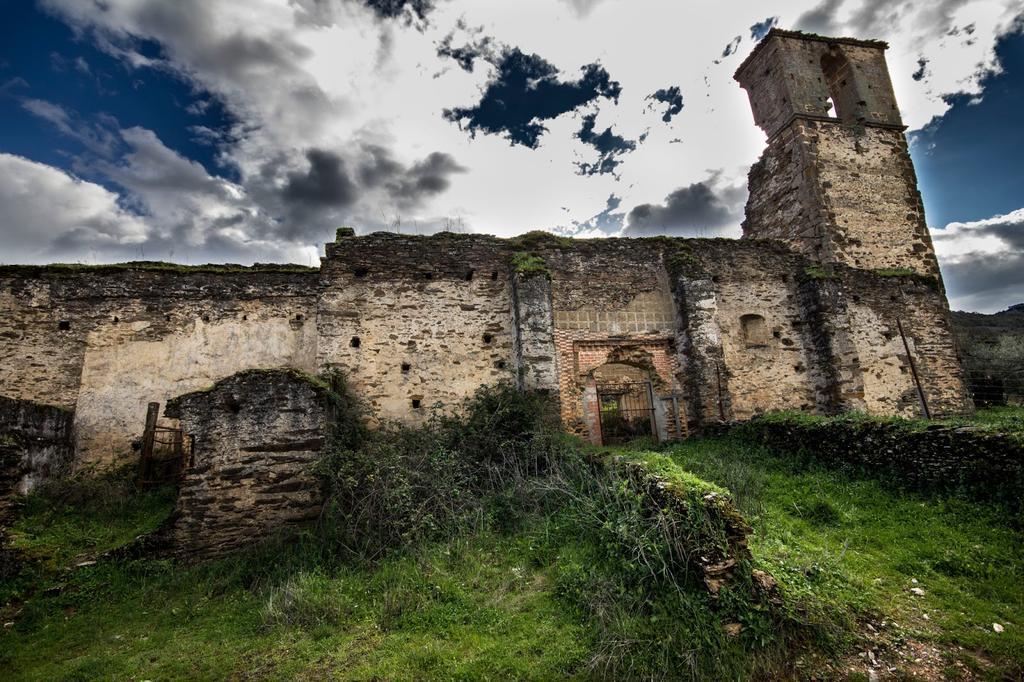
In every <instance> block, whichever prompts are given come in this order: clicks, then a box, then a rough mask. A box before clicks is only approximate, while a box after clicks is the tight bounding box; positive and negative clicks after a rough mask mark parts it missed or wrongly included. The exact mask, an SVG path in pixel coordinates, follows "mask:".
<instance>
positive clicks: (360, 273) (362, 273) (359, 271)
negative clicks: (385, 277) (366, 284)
mask: <svg viewBox="0 0 1024 682" xmlns="http://www.w3.org/2000/svg"><path fill="white" fill-rule="evenodd" d="M352 274H353V275H355V276H356V277H359V278H362V277H366V276H367V275H368V274H370V270H369V268H364V267H358V268H356V269H355V270H353V271H352Z"/></svg>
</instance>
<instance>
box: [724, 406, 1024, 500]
mask: <svg viewBox="0 0 1024 682" xmlns="http://www.w3.org/2000/svg"><path fill="white" fill-rule="evenodd" d="M740 428H741V429H742V430H743V432H744V433H745V434H747V435H749V436H750V437H752V438H756V439H758V440H760V441H761V442H763V443H765V444H766V445H768V446H769V447H771V448H772V449H774V450H776V451H777V452H779V453H785V454H789V455H794V456H799V457H802V458H805V459H807V460H809V461H814V462H817V463H820V464H824V465H825V466H828V467H831V468H835V469H841V470H845V471H848V472H851V473H853V474H855V475H858V476H866V477H871V478H876V479H878V480H881V481H884V482H885V483H886V484H887V485H890V486H895V487H898V488H902V489H909V490H917V491H921V492H926V493H938V494H944V495H951V494H952V495H962V496H965V497H968V498H972V499H977V500H982V501H986V502H997V503H999V504H1003V505H1006V506H1007V507H1009V508H1011V509H1013V510H1014V511H1016V512H1017V513H1020V512H1021V511H1024V445H1022V443H1021V441H1020V440H1019V439H1018V438H1015V437H1013V436H1011V435H1007V434H1005V433H998V432H991V431H986V430H985V429H983V428H978V427H956V426H939V425H929V426H928V427H927V428H924V427H922V426H920V425H917V424H908V423H906V422H899V421H881V420H871V419H864V418H854V419H851V418H847V417H836V418H830V419H807V418H800V419H788V418H785V419H780V418H779V417H766V418H764V419H758V420H755V421H753V422H751V423H750V424H749V425H747V426H741V427H740Z"/></svg>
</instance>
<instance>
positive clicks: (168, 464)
mask: <svg viewBox="0 0 1024 682" xmlns="http://www.w3.org/2000/svg"><path fill="white" fill-rule="evenodd" d="M159 415H160V403H149V406H148V408H147V410H146V429H145V431H143V432H142V452H141V454H140V456H139V477H138V479H137V480H136V484H137V485H138V486H139V487H140V488H148V487H152V486H157V485H164V484H167V483H174V482H176V481H177V480H178V479H179V478H180V477H181V474H182V472H183V471H184V470H185V468H186V467H187V466H189V463H190V462H189V460H190V459H191V456H192V447H191V445H192V443H191V439H188V438H186V436H185V433H184V432H183V431H182V430H181V429H177V428H172V427H169V426H160V425H159V424H158V423H157V420H158V417H159Z"/></svg>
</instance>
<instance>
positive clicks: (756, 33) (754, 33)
mask: <svg viewBox="0 0 1024 682" xmlns="http://www.w3.org/2000/svg"><path fill="white" fill-rule="evenodd" d="M778 23H779V18H778V17H768V18H767V19H765V20H764V21H759V22H757V23H756V24H754V25H753V26H751V27H750V39H751V40H754V41H757V40H760V39H761V38H764V37H765V36H766V35H768V31H770V30H772V29H773V28H775V26H777V25H778Z"/></svg>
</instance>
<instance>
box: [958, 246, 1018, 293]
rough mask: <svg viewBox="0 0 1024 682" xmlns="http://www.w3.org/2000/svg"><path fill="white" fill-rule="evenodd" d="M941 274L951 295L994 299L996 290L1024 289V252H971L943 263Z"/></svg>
mask: <svg viewBox="0 0 1024 682" xmlns="http://www.w3.org/2000/svg"><path fill="white" fill-rule="evenodd" d="M942 275H943V279H944V280H945V283H946V288H947V289H948V291H949V296H950V298H967V297H980V298H985V297H986V295H989V296H991V297H992V298H993V299H994V298H996V297H997V293H996V292H1000V291H1005V290H1007V289H1010V290H1016V291H1017V292H1018V293H1017V299H1018V300H1019V299H1020V293H1019V292H1021V291H1024V252H1020V251H1018V252H1016V253H971V254H967V256H965V257H962V258H959V259H958V260H956V261H954V262H952V263H943V264H942Z"/></svg>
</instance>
